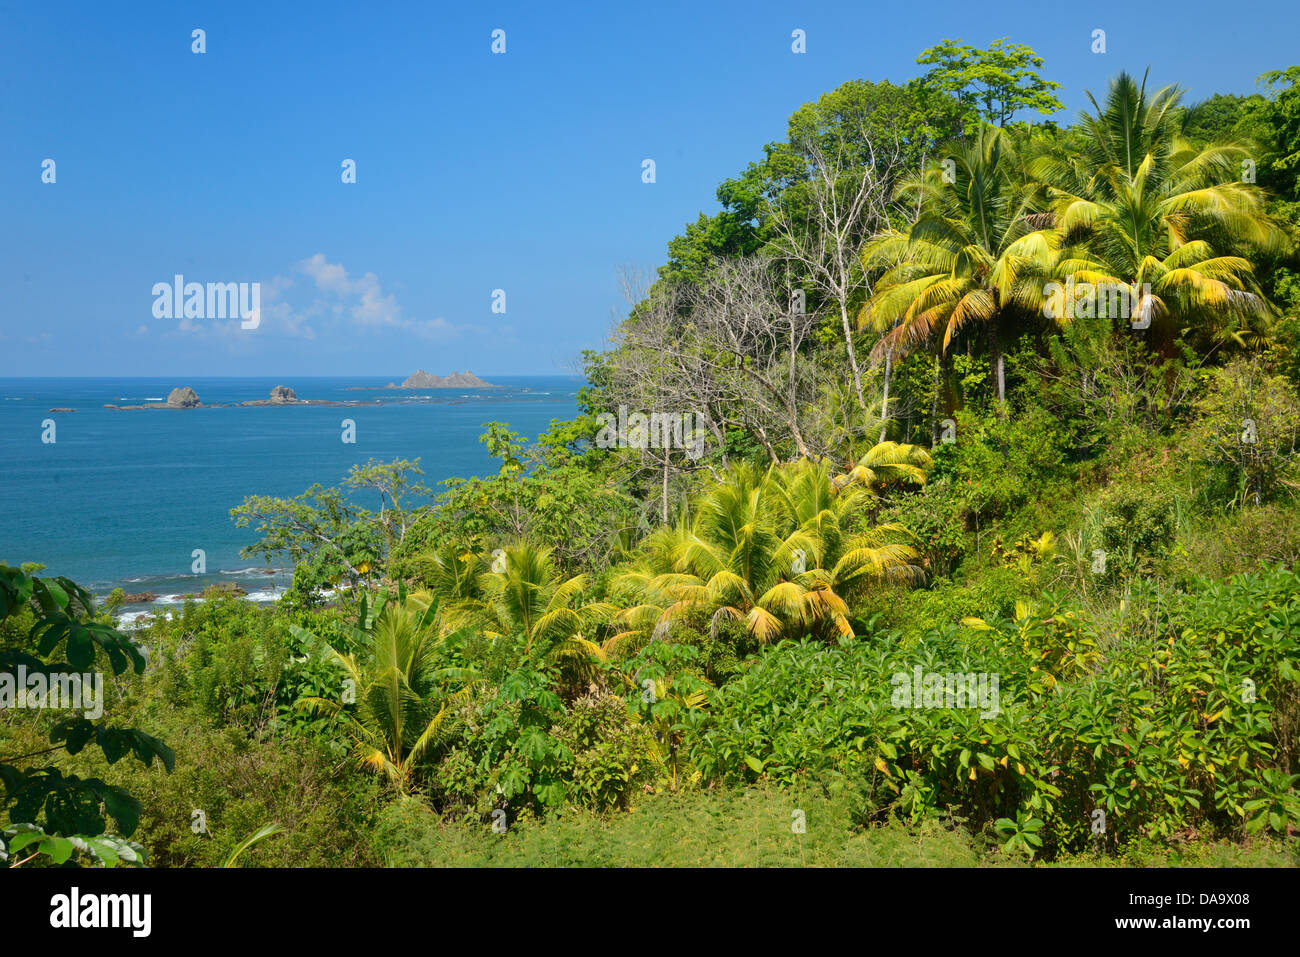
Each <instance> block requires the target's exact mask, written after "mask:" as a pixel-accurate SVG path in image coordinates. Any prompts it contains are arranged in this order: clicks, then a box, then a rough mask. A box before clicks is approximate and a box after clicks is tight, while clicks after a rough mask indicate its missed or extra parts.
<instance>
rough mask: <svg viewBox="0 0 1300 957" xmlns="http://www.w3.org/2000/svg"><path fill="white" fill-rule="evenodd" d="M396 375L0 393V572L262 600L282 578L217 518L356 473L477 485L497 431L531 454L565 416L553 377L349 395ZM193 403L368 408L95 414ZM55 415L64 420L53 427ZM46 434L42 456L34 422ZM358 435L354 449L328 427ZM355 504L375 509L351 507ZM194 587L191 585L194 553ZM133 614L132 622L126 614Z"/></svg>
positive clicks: (2, 388) (65, 382) (570, 408)
mask: <svg viewBox="0 0 1300 957" xmlns="http://www.w3.org/2000/svg"><path fill="white" fill-rule="evenodd" d="M403 378H404V375H400V374H398V375H393V376H387V377H374V378H369V377H367V378H323V377H322V378H312V377H286V378H280V379H263V378H188V379H183V380H180V379H174V378H168V379H163V378H156V379H155V378H149V379H143V378H133V379H115V378H102V379H101V378H96V379H71V378H69V379H56V378H44V379H22V378H4V379H0V469H2V470H3V481H0V560H3V561H5V562H8V563H9V564H10V565H17V564H19V563H21V562H24V561H39V562H42V563H44V564H45V565H46V566H47V571H46V572H45V574H51V575H67V576H69V577H71V578H73V579H74V580H76V581H78V582H80V583H81V584H84V585H86V586H87V587H89V588H90V589H91V590H92V591H94V592H95V593H96V594H98V595H101V596H102V595H106V594H107V593H108V592H109V591H111V590H112V589H113V588H114V587H116V586H119V585H120V586H121V587H123V588H125V589H126V590H127V592H128V593H130V592H145V591H151V592H154V593H156V594H157V595H159V600H158V602H157V603H156V604H155V607H156V608H158V610H162V609H163V608H165V607H167V606H169V605H176V604H179V602H180V601H181V598H180V596H181V595H183V594H185V593H189V592H195V591H199V590H201V589H202V588H203V587H204V586H205V585H207V584H210V583H212V582H217V581H236V582H239V583H240V585H241V586H242V587H244V588H245V589H247V590H248V592H249V594H250V597H253V598H257V599H260V600H269V599H271V598H274V597H276V595H278V594H279V593H280V590H281V589H283V587H284V586H285V585H286V584H287V582H288V579H289V571H290V570H289V569H285V568H275V569H268V566H267V565H266V563H265V562H263V561H261V560H260V559H256V558H240V556H239V552H240V549H241V548H242V547H243V546H246V545H249V544H252V542H253V541H254V534H253V530H252V529H239V528H236V527H235V525H234V523H233V522H232V521H231V520H230V510H231V509H232V508H234V507H235V506H237V505H238V504H240V502H241V501H243V499H244V496H246V495H253V494H260V495H276V496H285V497H288V496H293V495H297V494H299V493H300V492H303V491H305V490H306V489H307V487H308V486H310V485H311V484H312V483H315V482H319V483H321V484H323V485H336V484H338V483H339V481H340V480H341V479H342V478H343V476H344V475H345V474H346V473H347V471H348V468H349V467H350V466H352V465H353V464H357V463H364V462H365V461H366V460H367V459H370V458H375V459H381V460H392V459H394V458H398V457H400V458H407V459H415V458H418V459H420V460H421V467H422V468H423V469H424V472H425V476H424V482H425V484H426V485H429V486H431V487H432V486H434V485H435V483H436V482H437V481H438V480H440V479H444V478H449V477H451V476H470V475H487V474H491V473H492V472H494V471H495V465H494V463H493V460H492V459H491V458H490V457H489V456H488V454H487V450H486V449H485V448H484V446H483V445H482V444H481V443H480V442H479V440H478V439H479V435H480V434H481V433H482V431H483V428H482V426H483V423H485V422H488V421H492V420H497V421H503V422H507V423H509V425H510V428H511V429H513V430H514V431H516V432H519V433H521V434H523V435H524V436H526V437H528V438H529V439H533V438H535V437H536V436H537V435H538V434H539V433H540V432H542V431H544V430H545V429H546V428H547V426H548V425H549V424H550V422H551V420H552V419H557V418H570V417H572V416H573V415H574V414H576V412H577V402H576V396H577V391H578V388H579V387H580V386H581V384H582V383H581V381H580V380H579V379H576V378H573V377H568V376H564V377H560V376H546V377H541V376H529V377H521V376H489V375H484V376H483V378H484V379H486V380H487V381H489V382H492V383H494V384H496V385H500V386H502V388H497V389H423V390H421V389H413V390H400V391H394V390H385V391H354V390H353V389H350V388H349V387H375V386H383V385H385V384H386V383H388V382H390V381H397V382H400V381H401V380H402V379H403ZM184 385H188V386H190V387H192V388H193V389H194V390H195V391H196V392H197V393H198V395H199V398H200V400H201V401H203V402H204V403H234V402H243V401H246V400H250V399H265V398H266V397H267V395H268V393H269V392H270V390H271V387H272V386H276V385H287V386H289V387H290V388H292V389H294V390H295V392H296V393H297V395H298V398H299V399H323V400H332V401H344V402H347V401H359V402H367V403H369V402H374V401H376V400H378V401H379V402H380V403H381V404H379V405H366V406H355V407H347V408H344V407H339V406H320V407H310V406H307V407H304V406H293V407H244V408H227V409H188V410H175V411H173V410H167V411H154V410H113V409H105V408H103V405H104V404H105V403H113V404H118V405H126V404H141V403H144V402H149V401H159V400H165V399H166V397H167V394H168V393H169V392H170V391H171V390H172V389H173V388H176V387H178V386H184ZM54 407H64V408H73V409H76V410H77V411H75V412H67V413H52V412H49V411H48V410H49V409H51V408H54ZM47 419H49V420H53V421H54V423H55V428H56V432H55V439H56V441H55V442H53V443H45V442H42V434H43V432H45V431H46V430H45V429H44V427H43V426H42V422H43V421H44V420H47ZM344 419H352V420H354V421H355V422H356V443H355V444H345V443H344V442H343V441H342V440H341V436H342V432H343V430H342V427H341V422H342V421H343V420H344ZM356 498H357V501H358V502H359V503H360V504H362V505H364V506H365V507H367V508H371V509H377V508H378V501H377V499H376V500H375V501H371V500H369V499H368V498H366V497H365V496H364V495H361V496H357V497H356ZM197 548H202V549H203V550H204V551H205V552H206V558H207V572H206V574H203V575H196V574H194V573H193V572H192V570H191V569H192V563H193V559H192V557H191V555H192V554H193V551H194V549H197ZM132 607H136V606H132Z"/></svg>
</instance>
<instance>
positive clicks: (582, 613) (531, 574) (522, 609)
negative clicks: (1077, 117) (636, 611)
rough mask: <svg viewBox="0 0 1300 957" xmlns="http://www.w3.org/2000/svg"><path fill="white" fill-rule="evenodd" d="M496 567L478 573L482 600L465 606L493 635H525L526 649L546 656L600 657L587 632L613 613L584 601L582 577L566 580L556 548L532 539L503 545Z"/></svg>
mask: <svg viewBox="0 0 1300 957" xmlns="http://www.w3.org/2000/svg"><path fill="white" fill-rule="evenodd" d="M497 558H498V561H499V563H500V564H499V565H498V566H497V567H498V569H499V570H492V571H487V572H484V573H482V574H480V575H479V583H478V587H479V590H480V592H481V594H482V596H483V597H482V599H481V600H479V601H474V602H471V603H469V604H468V605H467V606H466V607H467V610H469V611H470V612H471V613H473V614H476V616H477V618H478V619H479V621H481V622H482V623H484V624H485V625H486V626H488V627H490V628H492V629H493V630H494V631H495V632H496V633H497V634H502V635H511V634H517V635H521V636H523V639H524V653H525V654H531V653H533V652H534V651H536V652H538V653H539V654H541V655H542V656H543V657H547V658H566V657H573V656H577V657H579V658H582V657H585V656H594V657H601V655H602V652H601V649H600V646H599V645H598V644H596V643H595V642H594V641H593V640H592V638H591V636H592V635H593V634H595V633H596V631H597V630H598V629H599V626H600V625H601V624H603V623H604V622H607V621H609V619H610V618H612V617H613V615H614V613H615V611H616V609H615V608H614V607H613V606H612V605H609V604H606V603H604V602H591V603H588V604H582V603H581V599H582V595H583V592H585V591H586V590H587V588H588V582H587V577H586V576H585V575H575V576H574V577H572V578H565V577H564V576H563V575H562V573H561V572H560V569H559V566H558V565H556V563H555V558H554V550H553V549H551V548H549V547H545V546H539V545H533V544H532V543H530V542H520V543H518V544H515V545H511V546H509V547H507V548H504V549H501V551H500V554H499V555H498V556H497Z"/></svg>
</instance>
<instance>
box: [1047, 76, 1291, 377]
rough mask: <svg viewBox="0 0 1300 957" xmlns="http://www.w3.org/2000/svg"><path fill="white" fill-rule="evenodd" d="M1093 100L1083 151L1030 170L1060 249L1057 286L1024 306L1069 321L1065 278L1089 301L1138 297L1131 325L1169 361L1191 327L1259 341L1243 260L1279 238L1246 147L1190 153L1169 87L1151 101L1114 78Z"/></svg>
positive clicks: (1260, 304)
mask: <svg viewBox="0 0 1300 957" xmlns="http://www.w3.org/2000/svg"><path fill="white" fill-rule="evenodd" d="M1089 99H1090V100H1091V102H1092V105H1093V109H1094V112H1092V113H1089V114H1086V115H1085V116H1084V117H1083V120H1082V124H1081V125H1082V128H1083V131H1084V133H1085V136H1084V138H1083V147H1082V149H1076V150H1073V151H1071V152H1064V151H1061V150H1055V151H1050V152H1047V153H1045V154H1044V155H1042V156H1039V157H1037V158H1036V159H1035V160H1033V161H1032V162H1031V163H1030V168H1031V169H1032V170H1033V172H1034V174H1035V176H1036V177H1037V178H1038V179H1039V180H1040V181H1041V182H1042V183H1043V184H1044V186H1045V193H1046V198H1047V202H1048V204H1049V206H1050V209H1051V211H1052V214H1053V219H1054V223H1055V226H1056V229H1057V231H1058V233H1059V238H1060V242H1059V248H1058V255H1057V259H1056V261H1055V262H1054V263H1053V265H1052V268H1051V269H1050V270H1049V275H1050V277H1051V278H1054V279H1056V280H1058V282H1057V285H1056V286H1054V287H1052V288H1050V289H1048V288H1047V287H1045V286H1042V285H1040V286H1039V287H1038V291H1037V294H1036V295H1035V293H1034V290H1033V288H1032V287H1027V288H1026V290H1025V292H1026V294H1027V297H1028V299H1027V301H1029V302H1030V304H1031V305H1033V306H1034V307H1035V308H1038V307H1046V309H1047V311H1048V312H1049V313H1050V314H1054V315H1055V316H1057V317H1058V318H1060V319H1061V320H1062V321H1069V320H1070V319H1071V318H1072V317H1073V316H1074V315H1075V314H1076V311H1077V310H1076V309H1075V308H1074V307H1075V305H1076V304H1075V303H1072V302H1069V301H1067V300H1068V294H1067V292H1066V289H1065V287H1064V284H1063V280H1065V279H1067V278H1069V279H1072V280H1073V283H1074V285H1075V286H1076V287H1082V288H1085V289H1088V295H1092V291H1093V290H1096V289H1116V288H1118V289H1124V290H1136V292H1137V295H1136V296H1130V302H1129V304H1128V305H1129V308H1130V309H1131V310H1133V312H1132V315H1131V316H1130V317H1129V318H1133V319H1135V320H1138V322H1137V323H1136V325H1137V326H1138V327H1139V328H1143V327H1145V326H1146V325H1148V324H1150V326H1151V328H1152V335H1153V338H1154V340H1155V341H1156V342H1157V343H1158V344H1159V345H1160V348H1161V350H1162V352H1164V353H1165V354H1168V353H1169V351H1170V349H1171V347H1172V343H1173V340H1174V338H1175V335H1176V332H1177V330H1179V329H1180V328H1182V327H1185V326H1188V325H1196V326H1198V327H1200V328H1201V329H1202V330H1203V331H1204V332H1206V333H1208V334H1209V335H1210V336H1211V337H1212V338H1216V339H1220V340H1222V339H1224V338H1227V337H1231V336H1237V337H1239V336H1240V334H1241V333H1242V332H1243V331H1245V330H1248V329H1249V327H1250V326H1251V325H1252V324H1254V327H1255V328H1254V330H1253V332H1254V333H1255V334H1258V332H1259V330H1260V326H1259V322H1260V321H1261V320H1263V319H1265V318H1266V317H1267V315H1268V308H1269V307H1268V304H1267V302H1266V301H1265V299H1264V297H1263V296H1262V295H1261V293H1260V291H1259V288H1258V286H1257V285H1256V283H1255V279H1254V275H1253V270H1252V267H1251V264H1250V262H1249V260H1247V259H1246V258H1245V257H1244V256H1243V255H1240V253H1242V252H1244V251H1245V250H1246V249H1248V248H1249V247H1262V248H1274V247H1276V246H1277V245H1278V244H1279V243H1280V242H1282V236H1281V233H1280V232H1279V230H1278V229H1277V227H1276V226H1275V225H1274V224H1273V223H1272V221H1271V220H1270V219H1269V218H1268V216H1267V215H1266V214H1265V213H1264V194H1263V193H1262V191H1261V190H1259V189H1258V188H1257V187H1256V186H1255V185H1254V184H1253V183H1248V182H1243V178H1244V177H1243V169H1245V168H1246V166H1244V165H1243V164H1245V163H1247V162H1248V161H1249V160H1250V158H1251V150H1250V148H1249V146H1248V145H1247V144H1244V143H1219V144H1214V145H1210V146H1206V147H1197V146H1194V145H1192V144H1190V143H1189V142H1187V141H1186V140H1184V139H1182V137H1181V136H1180V135H1179V120H1178V112H1177V106H1178V103H1179V100H1180V99H1181V92H1180V91H1179V90H1178V89H1177V88H1176V87H1165V88H1164V89H1161V90H1159V91H1158V92H1156V93H1155V94H1154V95H1148V93H1147V89H1146V79H1145V77H1144V78H1143V80H1142V83H1141V84H1139V83H1138V82H1137V81H1136V80H1135V79H1134V78H1133V77H1132V76H1130V75H1129V74H1127V73H1121V74H1120V75H1119V76H1118V77H1117V78H1116V79H1115V80H1113V81H1112V82H1111V84H1110V89H1109V91H1108V93H1107V96H1106V101H1105V104H1104V105H1103V104H1099V103H1098V102H1097V100H1096V99H1095V98H1094V97H1092V95H1091V94H1089ZM1085 283H1086V284H1088V286H1087V287H1084V286H1083V284H1085ZM1089 287H1091V288H1089ZM1148 287H1149V291H1147V290H1148ZM1086 299H1087V296H1085V300H1086ZM1088 306H1089V307H1092V306H1093V304H1092V303H1088ZM1099 311H1102V310H1098V309H1096V308H1089V309H1088V311H1087V312H1085V313H1084V314H1085V315H1087V316H1096V315H1097V313H1098V312H1099ZM1098 317H1099V318H1105V316H1098Z"/></svg>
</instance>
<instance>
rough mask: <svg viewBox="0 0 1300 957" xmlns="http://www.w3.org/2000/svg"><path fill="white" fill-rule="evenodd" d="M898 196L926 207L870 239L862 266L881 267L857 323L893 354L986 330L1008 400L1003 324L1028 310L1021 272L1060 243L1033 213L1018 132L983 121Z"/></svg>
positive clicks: (1043, 262) (1031, 269)
mask: <svg viewBox="0 0 1300 957" xmlns="http://www.w3.org/2000/svg"><path fill="white" fill-rule="evenodd" d="M900 198H906V199H908V201H909V204H911V205H915V207H916V208H917V210H918V214H917V217H916V219H915V221H914V222H913V223H912V225H911V226H910V227H908V228H907V229H904V230H892V231H890V232H887V233H885V234H883V235H880V236H878V237H876V238H875V239H873V240H871V241H870V242H868V243H867V244H866V246H865V247H864V249H863V252H862V261H863V266H864V268H866V269H867V270H868V271H870V272H873V273H881V271H882V270H883V273H882V274H881V275H880V278H879V279H878V280H877V282H876V285H875V292H874V294H873V295H872V296H871V297H870V299H868V301H867V302H866V304H865V305H864V306H863V308H862V310H861V312H860V313H859V317H858V322H859V326H860V327H866V328H871V329H874V330H875V331H877V332H880V333H882V336H881V338H880V341H879V342H878V343H877V345H876V349H875V352H876V354H877V355H884V356H886V357H892V356H902V355H906V354H908V353H910V352H912V351H913V350H915V349H917V348H921V347H924V348H928V349H933V350H934V351H936V352H937V353H938V354H939V355H940V357H941V358H942V357H944V356H946V355H947V353H948V350H949V349H950V347H951V346H952V344H953V342H954V341H955V340H956V339H957V338H958V337H959V336H961V335H962V334H964V333H967V332H974V331H976V330H980V331H982V332H984V334H985V336H986V337H987V346H988V351H989V355H990V358H991V361H992V365H993V367H994V370H995V373H996V376H997V389H998V399H999V401H1002V400H1005V398H1006V374H1005V370H1004V363H1003V351H1002V344H1001V339H1002V335H1003V333H1004V329H1003V327H1004V326H1006V325H1007V324H1008V323H1009V322H1010V321H1011V320H1013V319H1014V318H1015V317H1016V315H1017V314H1020V315H1024V314H1025V313H1026V310H1025V306H1024V303H1023V301H1022V299H1023V297H1022V296H1021V294H1020V293H1021V288H1022V286H1023V285H1024V283H1023V279H1024V277H1025V276H1026V275H1027V274H1036V273H1040V272H1042V271H1043V270H1044V269H1045V268H1047V267H1048V265H1049V264H1050V262H1051V261H1052V258H1053V256H1054V252H1055V249H1056V246H1057V234H1056V233H1055V232H1054V231H1053V230H1052V229H1051V226H1050V223H1048V222H1045V221H1044V220H1043V219H1042V217H1038V216H1035V215H1034V214H1035V212H1037V210H1035V208H1034V207H1033V205H1032V198H1033V188H1032V184H1030V183H1029V181H1028V180H1027V178H1026V176H1025V171H1024V165H1023V162H1022V159H1021V156H1020V153H1019V151H1018V149H1017V147H1016V144H1015V141H1014V139H1013V138H1012V136H1011V134H1010V133H1008V132H1007V131H1005V130H1001V129H997V128H993V127H985V128H983V129H982V130H980V132H979V133H978V134H977V135H976V136H975V137H974V138H973V140H972V141H971V142H970V143H969V144H955V145H953V146H952V147H950V148H949V151H948V155H946V156H943V157H941V158H940V160H939V161H938V162H937V163H935V164H934V165H932V166H931V167H930V168H928V169H927V170H926V171H925V172H924V173H922V174H921V175H920V176H918V177H915V178H912V179H909V180H907V181H906V182H904V183H903V184H902V186H901V187H900ZM886 414H887V411H886Z"/></svg>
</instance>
